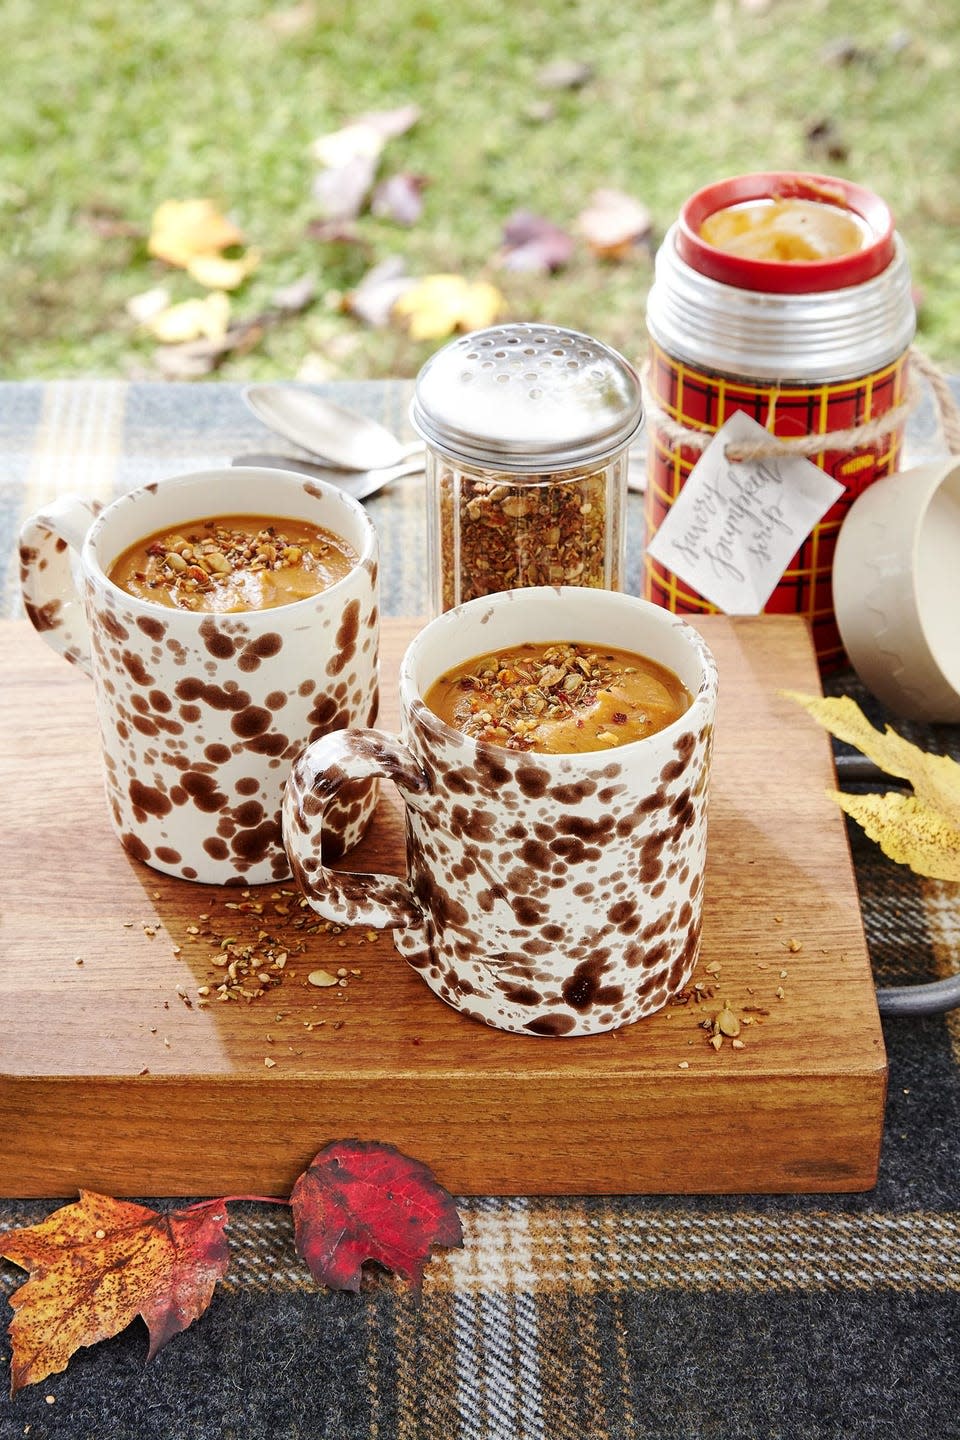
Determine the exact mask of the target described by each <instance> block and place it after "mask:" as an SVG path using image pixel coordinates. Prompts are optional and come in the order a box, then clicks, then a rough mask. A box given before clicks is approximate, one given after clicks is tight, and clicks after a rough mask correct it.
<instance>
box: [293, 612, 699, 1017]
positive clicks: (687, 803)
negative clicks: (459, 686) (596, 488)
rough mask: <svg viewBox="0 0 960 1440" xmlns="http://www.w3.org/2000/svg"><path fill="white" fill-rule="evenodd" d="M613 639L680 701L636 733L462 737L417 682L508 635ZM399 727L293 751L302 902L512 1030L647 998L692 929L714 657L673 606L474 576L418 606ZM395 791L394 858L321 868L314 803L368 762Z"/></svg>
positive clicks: (626, 1012) (694, 943)
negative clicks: (376, 930)
mask: <svg viewBox="0 0 960 1440" xmlns="http://www.w3.org/2000/svg"><path fill="white" fill-rule="evenodd" d="M539 641H552V642H557V641H566V642H570V643H578V642H579V643H583V644H587V645H590V646H597V647H603V646H606V647H609V646H610V645H611V644H613V645H616V646H617V647H618V648H624V649H629V650H631V651H633V652H635V653H638V654H641V655H645V656H647V657H649V658H650V659H652V660H655V661H656V662H658V663H659V664H660V665H664V666H666V667H668V668H669V669H670V670H672V671H674V672H675V673H676V674H677V675H678V676H679V678H680V680H681V681H682V682H683V684H684V685H685V686H686V688H687V690H688V691H689V692H690V694H691V696H692V697H693V698H692V703H691V705H690V707H689V708H688V709H687V710H686V712H685V713H684V714H682V715H681V716H680V718H679V719H678V720H676V721H674V722H673V723H672V724H670V725H668V726H667V727H666V728H665V729H663V730H661V731H659V732H657V733H655V734H653V735H650V736H648V737H646V738H644V739H641V740H637V741H634V742H631V743H629V744H626V745H622V746H617V747H616V748H613V749H605V750H603V751H601V752H598V751H590V752H586V753H577V754H541V753H535V752H532V751H526V752H525V751H516V750H510V749H507V748H504V747H502V746H498V745H492V744H489V743H486V742H484V741H482V740H477V739H473V738H470V737H468V736H467V735H465V734H464V733H462V731H460V730H458V729H455V728H454V727H453V726H451V725H448V724H447V723H446V722H445V721H443V720H441V719H440V718H439V717H438V716H437V715H435V714H434V713H433V711H432V710H430V709H429V708H428V706H427V705H426V704H425V702H424V696H425V694H426V693H427V692H428V690H429V688H430V686H431V685H432V684H433V682H434V681H436V680H437V679H438V678H439V677H440V676H441V675H444V674H446V673H448V672H449V671H450V670H452V669H454V668H455V667H456V666H457V665H458V664H460V663H462V662H464V661H467V660H470V659H472V658H474V657H475V656H478V655H482V654H489V653H491V652H497V651H503V650H506V649H508V648H510V647H513V646H517V645H520V644H523V643H526V642H539ZM399 684H400V707H401V726H400V735H399V737H396V736H393V735H390V734H387V733H385V732H383V731H379V730H356V729H348V730H341V731H339V732H337V733H336V734H331V735H328V736H325V737H324V738H323V739H321V740H319V741H317V742H316V743H314V744H312V745H310V746H309V747H308V748H307V749H306V751H305V752H304V753H303V754H302V755H301V756H300V757H299V758H298V759H297V760H296V762H295V764H294V766H293V770H292V772H291V775H290V778H289V780H288V782H287V788H286V794H285V797H284V807H283V823H284V839H285V843H286V846H287V850H288V854H289V856H290V862H291V867H292V869H293V873H294V876H295V877H296V879H297V881H298V883H299V884H300V886H301V888H302V889H303V891H304V894H305V895H306V896H307V898H308V899H309V901H310V904H311V905H312V906H313V908H314V909H315V910H317V911H318V912H319V913H320V914H321V915H323V916H325V917H327V918H328V919H332V920H336V921H340V922H342V923H345V924H351V925H356V924H364V925H374V926H390V927H393V931H394V943H395V945H396V948H397V950H398V951H399V952H400V954H401V955H403V956H404V958H405V959H406V960H407V961H408V963H409V964H410V965H412V966H413V967H414V969H416V970H417V971H418V972H419V973H420V975H421V976H422V978H423V979H424V980H425V981H426V983H427V985H428V986H429V987H430V988H431V989H432V990H433V991H434V992H435V993H436V994H437V995H439V996H440V998H441V999H442V1000H445V1001H446V1002H447V1003H448V1004H449V1005H452V1006H453V1007H454V1008H455V1009H457V1010H459V1011H461V1012H462V1013H463V1014H465V1015H468V1016H471V1017H472V1018H474V1019H478V1020H483V1021H485V1022H486V1023H487V1024H488V1025H492V1026H495V1027H497V1028H499V1029H504V1030H512V1031H517V1032H519V1033H522V1034H527V1035H569V1036H574V1035H589V1034H595V1033H598V1032H600V1031H604V1030H610V1029H614V1028H616V1027H619V1026H621V1025H625V1024H628V1023H630V1022H631V1021H634V1020H638V1019H640V1018H641V1017H643V1016H645V1015H649V1014H652V1013H653V1012H654V1011H656V1010H658V1009H660V1008H661V1007H662V1006H663V1005H664V1004H665V1003H666V1002H667V1000H668V999H669V998H670V997H671V996H672V995H674V994H675V993H677V992H678V991H679V990H680V989H682V987H683V986H684V985H685V984H686V983H687V981H688V980H689V978H690V975H691V973H692V971H693V968H694V965H695V963H696V959H697V954H698V951H699V945H700V931H701V917H702V905H703V884H704V868H705V861H706V838H707V788H708V779H709V772H710V758H711V748H712V736H713V725H714V717H715V709H716V697H717V670H716V664H715V662H714V660H713V657H712V655H711V654H710V651H709V650H708V648H707V646H706V644H705V643H704V641H703V640H702V638H701V637H700V635H699V634H698V633H697V631H696V630H694V629H693V628H692V627H691V626H690V625H688V624H687V623H686V622H685V621H683V620H681V619H679V618H678V617H677V616H675V615H672V614H670V613H669V612H668V611H666V610H663V609H660V608H659V607H657V606H654V605H651V604H649V603H648V602H646V601H643V600H640V599H637V598H635V597H633V596H628V595H623V594H618V593H614V592H611V591H607V590H591V589H580V588H574V587H558V588H546V587H545V588H530V589H524V590H512V591H505V592H502V593H500V594H495V595H489V596H484V597H482V598H480V599H477V600H473V601H470V602H469V603H468V604H465V605H462V606H459V607H458V608H456V609H454V610H450V611H448V612H447V613H446V614H444V615H441V616H440V617H439V618H438V619H436V620H434V621H432V622H431V623H430V624H429V625H427V626H426V627H425V629H423V630H422V631H421V632H420V633H419V634H418V635H417V636H416V638H415V639H414V640H413V642H412V643H411V645H410V646H409V648H408V650H407V652H406V654H405V656H404V659H403V661H402V664H401V669H400V682H399ZM373 776H377V777H384V778H389V779H391V780H393V781H394V783H395V784H396V786H397V788H398V790H399V792H400V795H401V797H402V799H403V802H404V810H405V821H406V841H407V874H406V876H404V877H402V878H398V877H394V876H390V875H370V874H356V873H349V872H344V871H334V870H331V869H330V868H329V867H328V866H327V865H326V863H325V862H324V860H323V859H322V858H321V842H323V843H325V840H326V828H327V823H328V818H327V817H328V815H329V814H330V813H331V812H330V807H332V806H335V805H336V803H337V799H338V796H340V795H342V794H343V792H344V790H347V791H349V790H350V788H351V787H352V786H354V785H356V784H357V783H358V781H361V780H364V779H368V778H370V777H373Z"/></svg>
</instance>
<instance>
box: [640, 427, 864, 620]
mask: <svg viewBox="0 0 960 1440" xmlns="http://www.w3.org/2000/svg"><path fill="white" fill-rule="evenodd" d="M770 439H771V436H770V432H769V430H764V428H763V426H762V425H758V424H757V422H756V420H753V419H751V417H750V416H749V415H746V414H745V413H744V412H743V411H742V410H737V411H736V412H735V413H734V414H733V415H731V416H730V419H729V420H728V421H727V422H726V424H725V425H724V426H723V427H722V428H721V429H720V430H718V431H717V433H716V435H715V436H714V437H713V439H712V440H711V441H710V444H709V445H708V446H707V448H706V449H705V450H704V452H703V455H702V456H701V457H700V459H699V460H698V461H697V463H696V465H695V466H694V468H693V470H691V472H690V475H689V476H688V478H687V481H686V483H685V484H684V487H683V489H682V490H681V491H680V494H679V495H678V497H677V499H676V500H675V501H674V503H673V505H672V506H671V508H670V510H669V512H668V513H667V516H666V518H665V519H664V521H663V524H662V525H661V526H660V529H659V530H658V531H657V533H656V535H654V537H653V539H652V540H651V541H650V543H649V545H648V546H647V552H648V554H650V555H652V556H653V558H654V560H657V561H659V562H660V564H661V565H665V566H666V567H667V569H668V570H672V571H673V573H674V574H675V575H676V576H678V578H679V579H680V580H682V581H683V582H684V584H686V585H690V586H691V587H692V588H693V589H695V590H697V591H699V593H700V594H701V595H702V596H703V597H704V598H705V599H706V600H709V601H710V603H711V605H716V607H717V608H718V609H719V610H722V611H724V612H725V613H726V614H727V615H759V614H760V611H761V610H762V609H763V607H764V605H765V604H766V603H767V601H768V600H769V598H770V596H771V595H772V593H773V591H774V590H775V589H776V586H777V581H778V580H779V579H780V577H781V576H782V575H783V572H784V571H785V570H786V568H787V565H788V564H789V562H790V559H791V557H792V556H793V555H794V554H795V553H796V551H797V550H798V549H799V547H800V545H801V544H802V543H803V541H804V540H805V539H806V538H807V536H808V535H809V534H810V531H811V530H812V529H813V527H814V525H816V523H817V521H818V520H819V519H820V518H821V516H823V515H825V514H826V512H827V511H828V510H829V509H830V506H831V505H832V504H833V503H834V501H835V500H836V499H837V498H838V497H839V496H840V495H842V494H843V491H844V487H843V485H841V484H840V482H839V481H838V480H834V479H833V478H832V476H830V475H826V474H825V473H824V472H823V471H822V470H818V469H817V467H816V465H813V464H811V462H810V461H809V460H805V459H804V458H803V456H802V455H796V456H794V455H789V454H787V453H786V452H784V453H783V454H782V455H775V456H771V457H768V458H765V459H762V460H729V459H727V456H726V454H725V451H726V449H727V446H733V445H745V444H755V443H756V442H757V441H761V442H763V441H766V442H769V440H770Z"/></svg>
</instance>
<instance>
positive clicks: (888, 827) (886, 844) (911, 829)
mask: <svg viewBox="0 0 960 1440" xmlns="http://www.w3.org/2000/svg"><path fill="white" fill-rule="evenodd" d="M833 798H834V799H835V800H836V801H837V803H838V804H839V805H840V807H841V809H843V810H845V811H846V812H847V814H848V815H850V816H852V817H853V819H854V820H856V822H857V824H858V825H862V826H863V829H864V830H865V831H866V833H867V835H869V837H870V839H871V840H876V842H877V844H878V845H879V846H880V849H881V850H882V851H883V853H884V855H889V857H890V859H891V860H896V861H897V862H898V864H901V865H909V867H910V869H911V870H913V871H914V873H915V874H917V875H927V876H929V877H930V878H931V879H933V880H960V830H957V829H956V828H955V827H954V826H953V825H951V824H950V823H949V821H947V820H946V819H945V818H944V817H943V815H941V814H939V813H938V811H936V810H932V809H931V808H930V807H929V806H928V805H924V804H922V803H921V801H919V800H918V799H917V797H916V796H915V795H903V794H900V793H898V792H897V791H895V790H892V791H888V792H887V794H886V795H847V794H843V793H841V792H840V791H834V792H833Z"/></svg>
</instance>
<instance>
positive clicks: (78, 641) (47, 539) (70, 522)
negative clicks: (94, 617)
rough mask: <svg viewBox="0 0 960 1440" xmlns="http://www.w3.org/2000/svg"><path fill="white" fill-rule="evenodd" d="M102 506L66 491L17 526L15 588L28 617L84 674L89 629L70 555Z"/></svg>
mask: <svg viewBox="0 0 960 1440" xmlns="http://www.w3.org/2000/svg"><path fill="white" fill-rule="evenodd" d="M102 509H103V506H102V504H101V503H100V501H99V500H88V499H87V498H86V497H85V496H83V495H65V496H64V497H63V498H62V499H61V500H57V501H56V502H55V503H54V504H53V505H50V506H49V507H48V508H47V509H46V510H41V511H40V512H39V513H38V514H37V515H32V516H31V517H30V519H29V520H27V521H26V523H25V524H24V526H23V529H22V530H21V531H20V592H21V594H22V596H23V608H24V610H25V611H26V613H27V619H28V620H29V621H30V623H31V625H32V626H33V628H34V630H36V632H37V634H38V635H40V636H42V638H43V639H44V640H45V641H46V642H47V644H48V645H49V646H50V648H51V649H52V650H55V651H56V653H57V654H58V655H62V656H63V657H64V658H65V659H67V660H69V661H70V662H71V663H72V664H74V665H78V666H79V667H80V669H81V670H84V671H85V672H86V673H87V674H88V675H89V674H90V673H91V667H92V662H91V658H90V630H89V627H88V626H87V617H86V615H85V614H84V610H83V600H82V598H81V595H80V591H79V589H78V588H77V582H76V579H75V578H74V573H73V566H72V563H71V561H72V558H73V557H74V556H75V555H79V553H80V550H81V549H82V547H83V542H84V540H85V539H86V536H87V531H88V530H89V529H90V525H91V523H92V521H93V520H94V519H95V518H96V517H97V515H99V513H100V511H101V510H102Z"/></svg>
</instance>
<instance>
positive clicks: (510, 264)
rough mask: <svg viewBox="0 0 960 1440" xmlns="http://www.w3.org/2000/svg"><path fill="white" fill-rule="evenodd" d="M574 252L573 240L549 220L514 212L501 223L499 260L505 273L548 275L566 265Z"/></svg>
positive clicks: (527, 213) (528, 212) (521, 211)
mask: <svg viewBox="0 0 960 1440" xmlns="http://www.w3.org/2000/svg"><path fill="white" fill-rule="evenodd" d="M573 250H574V242H573V237H572V236H571V235H568V234H567V232H566V230H561V229H560V226H559V225H554V223H553V221H552V220H545V219H544V218H543V216H542V215H534V214H533V212H532V211H530V210H515V211H514V213H513V214H512V215H511V216H510V218H509V219H508V220H507V221H506V223H505V224H504V227H503V245H502V247H501V250H500V254H499V257H498V260H499V263H500V264H501V265H502V266H503V267H504V269H506V270H522V271H526V272H529V273H538V274H550V273H552V272H553V271H555V270H561V269H562V268H563V266H564V265H567V264H568V263H569V261H570V259H571V258H572V256H573Z"/></svg>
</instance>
